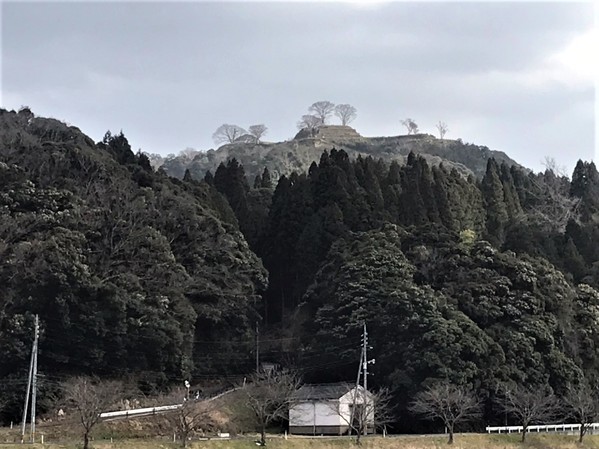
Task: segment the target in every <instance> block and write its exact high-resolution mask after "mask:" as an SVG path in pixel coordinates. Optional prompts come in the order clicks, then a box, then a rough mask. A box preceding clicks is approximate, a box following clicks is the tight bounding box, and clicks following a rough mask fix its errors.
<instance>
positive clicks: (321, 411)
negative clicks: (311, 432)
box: [316, 401, 343, 426]
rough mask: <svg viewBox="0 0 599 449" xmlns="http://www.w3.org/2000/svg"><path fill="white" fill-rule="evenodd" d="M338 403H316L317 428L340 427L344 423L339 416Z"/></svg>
mask: <svg viewBox="0 0 599 449" xmlns="http://www.w3.org/2000/svg"><path fill="white" fill-rule="evenodd" d="M338 406H339V404H338V403H337V401H329V402H317V403H316V425H317V426H338V425H339V424H341V423H342V422H343V421H342V420H341V417H340V416H339V412H338V411H337V407H338Z"/></svg>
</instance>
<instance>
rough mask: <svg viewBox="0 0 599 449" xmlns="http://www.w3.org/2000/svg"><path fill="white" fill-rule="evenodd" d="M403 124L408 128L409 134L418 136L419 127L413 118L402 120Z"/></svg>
mask: <svg viewBox="0 0 599 449" xmlns="http://www.w3.org/2000/svg"><path fill="white" fill-rule="evenodd" d="M401 124H402V125H403V126H405V127H406V129H407V130H408V134H416V133H417V132H418V125H417V124H416V122H415V121H414V120H412V119H411V118H407V119H405V120H402V121H401Z"/></svg>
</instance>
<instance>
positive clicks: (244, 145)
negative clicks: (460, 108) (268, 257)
mask: <svg viewBox="0 0 599 449" xmlns="http://www.w3.org/2000/svg"><path fill="white" fill-rule="evenodd" d="M333 148H337V149H343V150H345V151H346V152H347V153H348V155H349V157H350V158H351V159H355V158H356V157H358V156H359V155H361V156H362V157H368V156H371V157H372V158H374V159H375V160H376V159H379V158H380V159H382V160H384V161H385V162H391V161H397V162H398V163H399V164H400V165H404V164H405V163H406V160H407V156H408V154H409V153H410V152H414V153H415V154H418V155H420V156H422V157H423V158H424V159H426V161H427V162H428V163H429V165H439V164H441V163H443V164H444V165H446V166H447V167H448V168H456V169H457V170H458V171H459V172H461V173H462V174H464V175H469V174H473V175H474V176H476V177H477V178H482V176H483V175H484V174H485V170H486V167H487V160H488V159H489V158H490V157H493V158H495V160H497V162H499V163H502V162H505V163H506V164H507V165H509V166H512V165H518V164H517V162H516V161H514V160H513V159H511V158H510V157H508V156H507V155H506V154H505V153H503V152H500V151H492V150H490V149H489V148H487V147H485V146H480V145H474V144H469V143H464V142H462V141H461V139H458V140H450V139H438V138H436V137H435V136H432V135H430V134H411V135H399V136H389V137H363V136H361V135H360V134H359V133H358V132H357V131H356V130H355V129H354V128H351V127H350V126H340V125H331V126H323V127H320V128H319V129H317V130H315V132H313V133H311V132H310V131H308V130H306V129H303V130H301V131H300V132H298V133H297V135H296V136H295V137H294V138H293V139H291V140H287V141H284V142H247V141H246V142H244V141H240V142H234V143H229V144H226V145H223V146H221V147H220V148H218V149H216V150H209V151H207V152H200V153H198V154H196V155H195V157H194V158H193V159H189V158H188V157H187V156H185V155H180V156H177V157H171V158H167V159H166V160H164V162H163V164H162V165H161V167H162V169H163V170H164V171H165V172H166V173H167V174H168V175H170V176H174V177H177V178H182V177H183V175H184V174H185V170H186V169H188V170H189V171H190V173H191V176H192V177H193V178H194V179H202V178H203V177H204V175H205V173H206V172H207V171H208V170H210V171H211V172H212V173H214V172H215V171H216V168H217V167H218V165H219V164H220V163H225V164H226V163H227V161H228V160H229V159H232V158H235V159H237V161H239V163H240V164H241V165H243V167H244V169H245V173H246V175H247V177H248V178H249V179H250V180H253V179H254V178H255V177H256V175H260V174H261V173H262V170H264V167H266V168H268V170H269V171H270V173H271V174H272V176H273V178H274V179H278V178H279V177H280V176H282V175H286V176H288V175H290V174H291V173H292V172H294V171H295V172H298V173H306V172H307V171H308V169H309V167H310V165H311V164H312V163H313V162H318V161H319V159H320V156H321V154H322V152H323V151H324V150H331V149H333Z"/></svg>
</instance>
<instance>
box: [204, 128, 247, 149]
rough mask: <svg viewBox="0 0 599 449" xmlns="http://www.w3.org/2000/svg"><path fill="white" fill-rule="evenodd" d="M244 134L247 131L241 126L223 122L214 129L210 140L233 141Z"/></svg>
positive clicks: (217, 141) (217, 142)
mask: <svg viewBox="0 0 599 449" xmlns="http://www.w3.org/2000/svg"><path fill="white" fill-rule="evenodd" d="M244 134H247V131H246V130H245V129H243V128H242V127H241V126H237V125H228V124H226V123H225V124H224V125H220V126H219V127H218V128H217V129H216V131H214V134H212V140H214V143H216V144H219V143H233V142H235V140H237V139H238V138H239V137H241V136H243V135H244Z"/></svg>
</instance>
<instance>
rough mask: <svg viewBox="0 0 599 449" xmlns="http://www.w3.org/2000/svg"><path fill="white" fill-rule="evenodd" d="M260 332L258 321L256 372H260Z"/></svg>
mask: <svg viewBox="0 0 599 449" xmlns="http://www.w3.org/2000/svg"><path fill="white" fill-rule="evenodd" d="M259 338H260V331H259V329H258V321H256V372H257V373H258V372H259V371H260V340H259Z"/></svg>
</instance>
